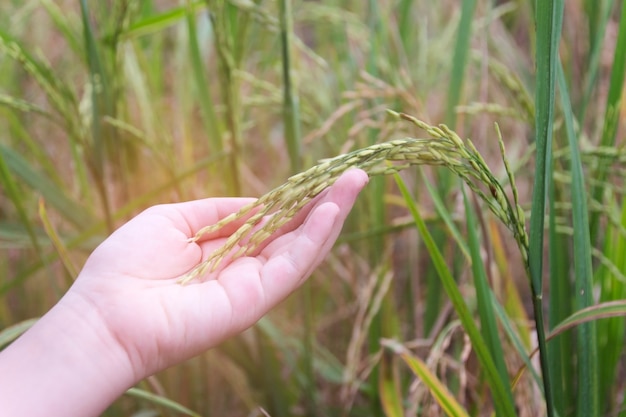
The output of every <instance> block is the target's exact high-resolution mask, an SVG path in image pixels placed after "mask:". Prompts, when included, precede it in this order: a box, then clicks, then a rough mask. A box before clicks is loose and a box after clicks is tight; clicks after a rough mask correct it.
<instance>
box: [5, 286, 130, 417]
mask: <svg viewBox="0 0 626 417" xmlns="http://www.w3.org/2000/svg"><path fill="white" fill-rule="evenodd" d="M0 375H1V377H0V403H1V404H3V408H4V409H5V411H12V413H9V414H10V415H30V416H39V415H42V416H43V415H46V416H55V415H59V416H61V415H63V416H91V415H99V414H100V413H102V411H104V410H105V409H106V407H107V406H108V405H109V404H110V403H111V402H113V401H114V400H115V399H116V398H117V397H118V396H120V395H121V394H123V393H124V392H125V391H126V390H127V389H128V388H129V387H131V386H132V385H133V384H134V383H136V382H137V381H136V380H135V375H134V374H133V372H132V367H131V366H130V363H129V360H128V356H127V355H126V353H125V352H124V351H123V349H122V348H121V347H120V346H119V344H118V343H117V342H116V341H115V340H114V338H113V337H112V335H111V334H110V332H109V330H108V328H107V327H106V326H105V323H104V322H103V320H102V318H101V317H100V316H99V313H98V311H97V310H95V309H94V308H93V306H91V305H90V303H89V301H88V300H86V299H84V298H83V297H81V296H80V295H77V294H75V293H74V292H72V290H70V291H69V292H68V294H66V295H65V296H64V297H63V299H62V300H61V301H59V303H58V304H57V305H56V306H54V307H53V308H52V309H51V310H50V311H49V312H48V313H47V314H46V315H45V316H43V317H42V318H41V319H40V320H39V321H38V322H37V323H36V324H35V325H34V326H33V327H32V328H31V329H30V330H29V331H28V332H26V333H25V334H24V335H23V336H22V337H20V338H19V339H18V340H16V341H15V342H14V343H13V344H12V345H10V346H9V347H8V348H6V349H5V350H4V351H2V352H0Z"/></svg>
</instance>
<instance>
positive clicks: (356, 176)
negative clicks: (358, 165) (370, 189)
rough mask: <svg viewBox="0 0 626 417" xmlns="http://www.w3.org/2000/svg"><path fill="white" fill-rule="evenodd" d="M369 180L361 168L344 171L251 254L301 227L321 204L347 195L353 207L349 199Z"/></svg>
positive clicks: (340, 199)
mask: <svg viewBox="0 0 626 417" xmlns="http://www.w3.org/2000/svg"><path fill="white" fill-rule="evenodd" d="M367 181H368V176H367V174H366V173H365V172H363V171H362V170H360V169H351V170H349V171H347V172H345V173H343V174H342V175H341V177H339V179H337V181H336V182H335V184H333V185H332V186H330V187H329V188H328V189H327V190H325V191H324V192H323V193H321V194H320V195H318V196H317V197H315V198H314V199H313V200H311V201H310V202H309V203H308V204H307V205H306V206H304V207H303V208H302V209H301V210H300V211H299V212H298V213H297V214H296V215H295V216H294V217H293V218H292V219H291V220H289V221H288V222H287V223H286V224H285V225H283V226H281V227H280V228H279V229H278V230H277V231H275V232H274V233H272V236H270V237H269V238H267V239H266V240H265V241H263V242H261V244H260V245H259V246H258V247H257V248H256V249H255V250H254V251H253V252H252V253H251V254H252V255H254V254H259V253H261V252H263V250H264V249H265V248H266V247H268V246H269V245H270V244H271V243H272V242H273V241H275V240H276V239H279V238H280V237H282V236H284V235H286V234H288V233H289V232H291V231H293V230H295V229H297V228H298V227H300V226H301V225H302V224H303V222H305V221H306V219H307V218H308V216H309V215H310V213H311V211H312V210H313V209H314V208H315V207H317V206H318V205H320V204H323V203H325V202H328V201H339V202H340V201H342V199H343V198H344V197H346V198H347V199H348V200H346V203H348V204H349V205H350V208H351V207H352V204H353V203H354V201H353V200H352V202H350V201H349V200H350V199H351V198H356V195H357V194H358V193H359V191H361V189H362V188H363V186H365V184H367ZM353 187H358V189H357V190H356V191H354V192H355V193H356V194H354V193H351V192H350V191H349V190H350V189H351V188H353ZM348 212H349V210H348ZM348 212H346V213H345V216H347V215H348ZM345 216H344V217H343V219H342V220H341V221H342V222H343V220H345Z"/></svg>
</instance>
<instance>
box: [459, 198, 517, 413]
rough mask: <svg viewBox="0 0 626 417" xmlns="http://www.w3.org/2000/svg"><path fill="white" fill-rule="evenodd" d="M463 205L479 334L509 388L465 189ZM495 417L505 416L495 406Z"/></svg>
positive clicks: (507, 392)
mask: <svg viewBox="0 0 626 417" xmlns="http://www.w3.org/2000/svg"><path fill="white" fill-rule="evenodd" d="M463 203H464V206H465V218H466V220H467V240H468V246H469V250H470V254H471V264H472V275H473V276H474V287H475V289H476V304H477V306H478V315H479V317H480V332H481V333H482V335H483V339H484V340H485V343H486V344H487V348H488V349H489V352H490V354H491V357H492V358H493V361H494V363H495V365H496V368H497V369H498V373H499V375H500V380H501V382H502V386H503V387H507V388H508V387H509V386H510V383H509V375H508V372H507V368H506V362H505V360H504V351H503V349H502V343H501V342H500V338H499V334H498V326H497V324H496V317H495V314H494V309H493V306H492V303H491V300H492V298H491V296H490V291H489V284H488V281H487V273H486V271H485V266H484V265H483V260H482V257H481V255H480V244H479V242H478V233H477V231H476V227H477V225H476V219H475V214H474V211H473V209H472V207H471V206H470V203H469V200H468V198H467V193H466V192H465V188H463ZM506 394H507V396H508V399H507V401H508V402H510V403H511V404H513V394H512V393H511V390H510V389H508V390H507V391H506ZM496 415H498V416H506V415H507V414H506V413H505V410H504V409H503V408H501V407H500V406H498V404H496Z"/></svg>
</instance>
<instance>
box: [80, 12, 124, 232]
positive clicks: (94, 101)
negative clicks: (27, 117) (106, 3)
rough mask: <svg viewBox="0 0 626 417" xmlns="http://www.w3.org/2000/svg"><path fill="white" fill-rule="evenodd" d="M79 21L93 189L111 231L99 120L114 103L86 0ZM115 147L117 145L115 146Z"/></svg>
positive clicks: (104, 138)
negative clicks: (85, 68)
mask: <svg viewBox="0 0 626 417" xmlns="http://www.w3.org/2000/svg"><path fill="white" fill-rule="evenodd" d="M80 11H81V18H82V23H83V42H84V44H85V45H84V46H85V49H86V51H85V52H86V54H87V64H88V67H89V81H90V83H91V97H90V98H91V102H90V104H91V126H90V127H91V139H92V141H93V143H92V144H91V147H92V148H91V153H90V155H89V156H90V160H91V161H90V164H89V165H90V166H91V168H92V173H93V176H94V182H95V183H96V189H97V190H98V193H99V194H100V200H101V202H102V209H103V211H104V218H105V220H106V224H107V228H108V229H109V232H113V230H114V226H113V219H112V217H111V203H110V198H109V193H108V190H107V186H106V181H105V173H104V169H105V160H106V153H105V152H106V143H105V142H106V141H107V140H111V139H112V138H109V137H108V135H107V133H108V132H106V130H105V129H103V125H102V119H103V117H104V116H106V115H108V116H112V117H114V116H115V114H114V111H113V107H114V103H113V100H114V99H113V91H112V86H111V80H110V79H109V74H108V71H106V69H105V67H104V64H103V62H102V58H101V51H100V48H99V45H98V42H97V41H96V35H95V34H94V31H93V27H92V24H91V21H90V19H89V7H88V6H87V2H86V0H81V2H80ZM118 145H119V144H118Z"/></svg>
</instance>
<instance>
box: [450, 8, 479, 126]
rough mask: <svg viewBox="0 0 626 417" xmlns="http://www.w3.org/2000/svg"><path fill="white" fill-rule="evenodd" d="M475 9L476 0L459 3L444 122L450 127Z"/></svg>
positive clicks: (463, 77)
mask: <svg viewBox="0 0 626 417" xmlns="http://www.w3.org/2000/svg"><path fill="white" fill-rule="evenodd" d="M475 9H476V0H463V2H462V5H461V20H460V21H459V27H458V29H457V34H456V42H455V45H454V55H453V56H452V70H451V73H450V84H449V86H448V97H447V102H446V118H445V120H446V121H445V123H446V124H447V125H448V126H449V127H450V128H452V129H454V128H455V126H456V106H457V105H458V104H459V101H460V100H461V93H462V91H463V81H464V79H465V67H466V65H467V56H468V54H469V51H470V40H471V39H472V19H473V17H474V10H475Z"/></svg>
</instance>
